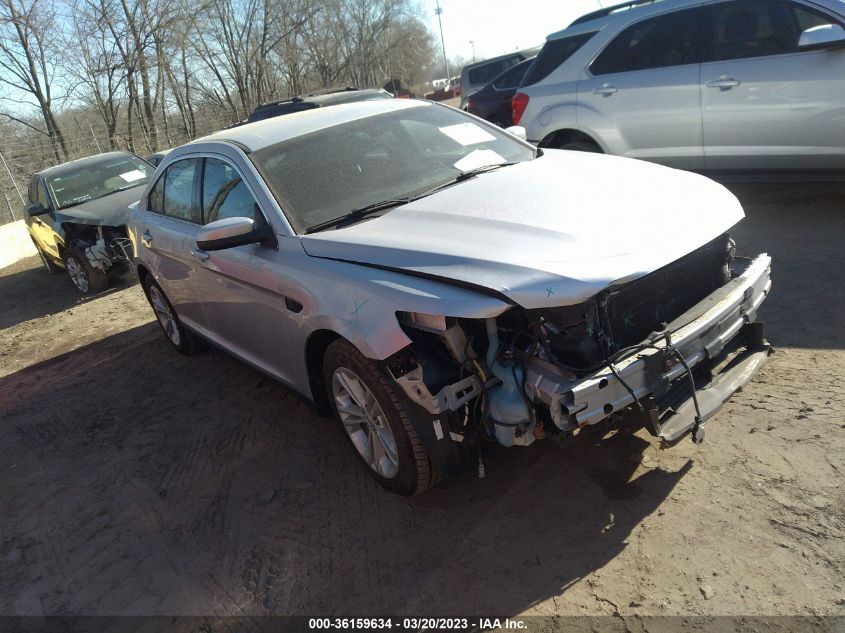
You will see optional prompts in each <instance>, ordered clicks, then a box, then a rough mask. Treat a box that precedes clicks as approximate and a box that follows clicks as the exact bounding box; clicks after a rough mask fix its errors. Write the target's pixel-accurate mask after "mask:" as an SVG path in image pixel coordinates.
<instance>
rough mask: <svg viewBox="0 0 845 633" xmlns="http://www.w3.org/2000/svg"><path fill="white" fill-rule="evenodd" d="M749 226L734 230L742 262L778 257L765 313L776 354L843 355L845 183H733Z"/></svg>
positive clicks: (844, 332)
mask: <svg viewBox="0 0 845 633" xmlns="http://www.w3.org/2000/svg"><path fill="white" fill-rule="evenodd" d="M728 187H729V188H730V189H731V191H733V193H734V194H735V195H736V196H737V197H738V198H739V200H740V202H742V205H743V207H744V209H745V212H746V219H745V220H744V221H742V222H740V224H739V225H738V226H736V227H735V228H734V229H733V230H732V234H733V237H734V239H735V240H736V242H737V250H738V254H740V255H756V254H757V253H760V252H767V253H769V254H770V255H771V256H772V259H773V261H772V292H771V294H770V296H769V297H768V298H767V299H766V301H765V302H764V303H763V307H762V309H761V310H760V315H761V318H762V320H764V321H765V322H766V336H767V337H768V338H769V340H770V341H771V343H772V344H773V345H774V346H775V347H798V348H813V349H843V348H845V319H843V318H842V314H845V293H843V292H842V271H843V270H845V250H843V247H842V245H843V244H845V184H841V183H835V184H834V183H788V184H771V183H768V184H730V185H728Z"/></svg>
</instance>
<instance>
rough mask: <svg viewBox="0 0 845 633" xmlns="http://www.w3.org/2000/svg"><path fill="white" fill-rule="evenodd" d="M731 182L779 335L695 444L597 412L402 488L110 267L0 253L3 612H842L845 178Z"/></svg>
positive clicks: (742, 237) (332, 429) (746, 246)
mask: <svg viewBox="0 0 845 633" xmlns="http://www.w3.org/2000/svg"><path fill="white" fill-rule="evenodd" d="M732 188H733V190H734V191H735V192H736V193H737V194H738V195H739V196H740V198H741V199H742V201H743V203H744V204H745V206H746V210H747V212H748V215H749V217H748V219H747V220H746V221H745V222H744V223H743V224H742V225H741V226H740V227H739V228H738V229H737V230H736V231H735V236H736V238H737V241H738V243H739V245H740V251H741V252H742V253H746V254H752V253H757V252H760V251H767V252H769V253H771V254H772V255H773V256H774V266H775V268H774V288H773V292H772V295H771V296H770V298H769V299H768V301H767V302H766V304H765V305H764V311H763V313H762V314H763V318H764V319H765V320H766V321H767V324H768V336H769V338H770V340H771V342H772V343H773V344H774V345H775V346H776V348H777V352H776V353H775V354H774V355H773V356H772V357H771V359H770V361H769V363H768V364H767V365H766V367H765V368H764V369H763V370H762V372H761V373H760V374H759V375H758V377H757V378H756V379H755V380H754V382H753V383H752V384H750V385H749V386H748V387H747V388H746V389H745V390H744V391H743V392H742V393H739V394H737V395H736V396H735V397H734V398H733V400H732V401H731V402H730V403H729V404H728V405H726V407H725V408H724V409H723V410H722V412H721V413H720V414H719V415H718V416H717V417H716V418H715V419H714V420H712V421H711V422H710V424H709V427H708V433H707V441H706V442H705V443H704V444H703V445H702V446H700V447H697V446H695V445H693V443H692V442H691V441H684V442H682V443H681V444H680V445H678V446H677V447H675V448H672V449H669V450H660V448H659V446H658V443H657V442H656V441H655V440H654V439H653V438H651V437H650V436H649V435H648V433H647V432H645V430H643V429H640V430H637V431H636V432H635V433H631V432H621V431H617V430H613V429H608V428H606V427H600V428H599V427H594V428H591V429H588V430H587V431H585V432H583V433H581V434H580V435H578V436H576V437H574V438H572V439H571V441H569V442H568V443H567V444H565V445H564V446H562V447H560V446H558V445H556V444H552V443H550V442H540V443H538V444H536V445H535V446H534V447H532V448H529V449H522V448H513V449H510V450H505V449H493V450H492V451H491V453H490V454H489V456H488V458H487V464H486V466H487V478H486V479H483V480H479V479H478V478H477V477H476V476H475V475H474V474H468V475H467V476H465V477H463V478H462V479H458V480H455V481H451V482H449V483H447V484H446V485H443V486H441V487H439V488H437V489H435V490H432V491H431V492H429V493H428V494H426V495H424V496H422V497H420V498H416V499H412V500H405V499H401V498H397V497H394V496H391V495H390V494H388V493H386V492H384V491H382V490H381V489H380V488H379V487H378V486H377V485H376V484H375V483H373V481H372V480H371V479H370V477H369V476H368V475H367V474H366V473H365V472H364V471H363V470H362V469H361V467H360V466H359V464H358V463H357V462H356V459H355V457H354V455H353V453H352V451H351V450H350V449H349V447H348V446H347V445H346V444H345V442H346V440H345V438H344V437H343V436H342V431H341V430H340V429H339V428H338V426H337V425H336V424H334V423H333V422H332V421H331V420H325V419H320V418H317V417H315V416H314V415H312V414H311V413H310V412H309V410H308V409H307V408H306V407H305V406H304V405H303V404H301V403H300V402H299V401H298V400H297V399H296V397H294V396H293V395H292V394H291V393H289V392H288V391H286V390H285V389H284V388H282V387H280V386H278V385H276V384H274V383H273V382H271V381H270V380H268V379H266V378H264V377H263V376H261V375H259V374H258V373H256V372H255V371H253V370H251V369H249V368H247V367H245V366H243V365H241V364H239V363H238V362H236V361H234V360H232V359H230V358H229V357H227V356H226V355H225V354H223V353H221V352H218V351H210V352H207V353H205V354H202V355H200V356H196V357H192V358H185V357H182V356H179V355H178V354H176V353H174V352H172V351H171V350H170V349H169V347H168V343H167V342H166V340H165V338H164V336H163V335H162V334H161V332H160V331H159V329H158V326H157V325H156V324H155V323H153V322H152V313H151V311H150V309H149V308H148V306H147V304H146V302H145V300H144V297H143V294H142V292H141V289H140V287H139V286H138V285H137V284H135V283H134V281H133V280H132V279H131V278H129V277H127V278H126V279H125V280H124V281H123V282H122V284H121V285H118V286H117V287H116V288H113V289H112V290H110V291H108V292H106V293H104V294H102V295H100V296H97V297H95V298H93V299H88V300H80V299H79V297H78V296H77V295H76V294H75V291H74V290H73V289H72V288H71V285H70V282H69V281H68V280H67V279H66V277H65V276H63V275H61V276H55V277H50V276H48V275H46V273H44V271H43V270H41V269H40V268H39V262H38V260H37V258H28V259H25V260H22V261H20V262H18V263H17V264H15V265H13V266H11V267H8V268H4V269H2V270H0V473H2V475H0V561H2V563H0V614H6V615H9V614H17V615H24V614H32V615H35V614H99V615H116V614H124V615H125V614H144V615H148V614H170V615H173V614H216V615H241V614H253V615H258V614H268V613H273V614H310V615H315V614H320V615H373V614H387V613H399V614H413V615H432V614H444V615H445V614H469V613H472V614H484V613H496V614H500V615H503V616H504V615H516V614H525V613H530V614H567V615H579V614H590V615H601V614H615V613H622V614H652V615H660V614H667V615H668V614H689V615H695V614H744V615H752V614H766V615H775V614H805V615H819V614H838V615H842V614H845V483H843V481H845V480H843V475H844V474H845V317H843V315H845V291H844V290H843V281H844V279H843V277H845V275H843V272H845V250H843V244H845V186H842V185H836V186H833V185H818V184H815V185H811V184H803V185H778V186H772V185H742V186H734V187H732Z"/></svg>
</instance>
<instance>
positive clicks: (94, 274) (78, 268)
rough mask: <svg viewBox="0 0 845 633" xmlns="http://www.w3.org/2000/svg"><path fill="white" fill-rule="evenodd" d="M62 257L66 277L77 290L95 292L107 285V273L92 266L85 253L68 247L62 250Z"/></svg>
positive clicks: (100, 290)
mask: <svg viewBox="0 0 845 633" xmlns="http://www.w3.org/2000/svg"><path fill="white" fill-rule="evenodd" d="M62 259H63V260H64V263H65V270H66V271H67V274H68V277H70V280H71V282H72V283H73V285H74V286H75V287H76V289H77V290H78V291H79V292H81V293H83V294H96V293H98V292H102V291H103V290H105V289H106V288H108V287H109V278H108V275H106V273H104V272H103V271H102V270H99V269H98V268H94V267H93V266H92V265H91V262H89V261H88V258H87V257H86V256H85V253H83V252H81V251H79V250H77V249H75V248H69V249H67V250H66V251H65V252H64V256H63V257H62Z"/></svg>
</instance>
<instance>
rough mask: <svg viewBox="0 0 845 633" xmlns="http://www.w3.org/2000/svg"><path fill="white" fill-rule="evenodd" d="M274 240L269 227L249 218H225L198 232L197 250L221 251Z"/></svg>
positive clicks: (207, 225)
mask: <svg viewBox="0 0 845 633" xmlns="http://www.w3.org/2000/svg"><path fill="white" fill-rule="evenodd" d="M272 238H273V231H272V230H271V229H270V227H269V226H266V225H263V223H262V224H256V223H255V222H253V221H252V220H250V219H249V218H224V219H223V220H217V221H216V222H212V223H211V224H206V225H205V226H204V227H202V228H201V229H200V230H199V232H197V248H199V249H201V250H204V251H221V250H224V249H226V248H234V247H235V246H243V245H245V244H257V243H258V242H264V241H266V240H269V239H272Z"/></svg>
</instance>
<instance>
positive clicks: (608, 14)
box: [546, 0, 708, 41]
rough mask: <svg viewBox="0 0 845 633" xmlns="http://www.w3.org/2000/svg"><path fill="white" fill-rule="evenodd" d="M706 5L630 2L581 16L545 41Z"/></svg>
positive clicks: (677, 0)
mask: <svg viewBox="0 0 845 633" xmlns="http://www.w3.org/2000/svg"><path fill="white" fill-rule="evenodd" d="M701 4H708V1H707V0H631V1H630V2H623V3H622V4H614V5H612V6H609V7H604V8H603V9H600V10H598V11H592V12H591V13H587V14H585V15H582V16H581V17H580V18H578V19H576V20H575V21H574V22H572V24H570V25H569V26H567V27H566V28H565V29H561V30H560V31H555V32H554V33H552V34H551V35H549V36H548V37H547V38H546V41H551V40H557V39H560V38H562V37H568V36H570V35H578V34H580V33H588V32H590V31H595V30H596V29H598V28H601V27H603V26H604V25H605V24H608V23H610V22H615V21H624V22H628V21H631V20H634V19H636V18H639V17H641V16H647V15H650V14H657V13H662V12H664V11H665V10H667V9H674V8H680V7H685V6H695V5H701Z"/></svg>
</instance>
